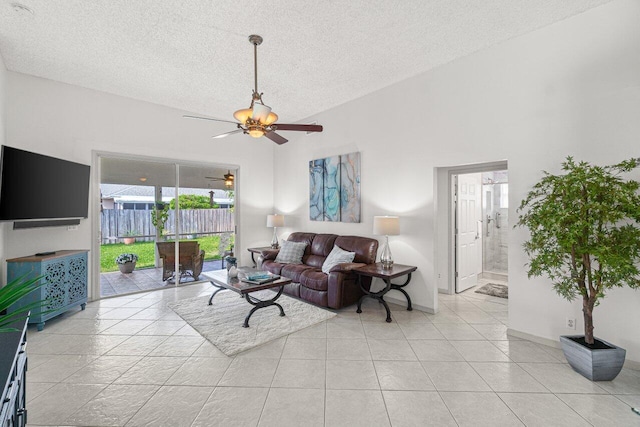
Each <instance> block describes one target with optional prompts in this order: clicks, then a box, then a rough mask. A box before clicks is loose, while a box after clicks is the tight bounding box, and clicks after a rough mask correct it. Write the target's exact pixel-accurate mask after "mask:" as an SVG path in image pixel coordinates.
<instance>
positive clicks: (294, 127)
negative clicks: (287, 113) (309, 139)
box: [274, 123, 322, 132]
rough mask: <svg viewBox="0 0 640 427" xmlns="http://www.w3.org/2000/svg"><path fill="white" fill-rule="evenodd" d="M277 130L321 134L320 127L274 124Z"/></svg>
mask: <svg viewBox="0 0 640 427" xmlns="http://www.w3.org/2000/svg"><path fill="white" fill-rule="evenodd" d="M274 126H275V128H276V129H277V130H297V131H303V132H322V126H321V125H292V124H285V123H274Z"/></svg>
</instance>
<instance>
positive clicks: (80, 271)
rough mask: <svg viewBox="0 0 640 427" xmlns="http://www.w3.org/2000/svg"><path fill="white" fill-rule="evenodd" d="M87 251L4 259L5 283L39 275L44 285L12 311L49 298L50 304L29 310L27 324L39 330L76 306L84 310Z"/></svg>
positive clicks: (59, 252)
mask: <svg viewBox="0 0 640 427" xmlns="http://www.w3.org/2000/svg"><path fill="white" fill-rule="evenodd" d="M87 252H88V251H83V250H66V251H56V252H55V253H52V254H49V255H42V256H38V255H30V256H26V257H21V258H13V259H8V260H7V280H8V281H11V280H13V279H16V278H18V277H22V276H24V275H27V278H33V277H37V276H40V275H42V276H43V278H42V281H43V283H44V284H45V285H44V286H43V287H41V288H40V289H37V290H35V291H33V292H32V293H30V294H29V295H28V296H26V297H25V298H23V299H22V300H21V301H20V302H19V303H18V304H19V305H15V306H13V307H12V308H14V309H17V308H18V307H20V306H23V305H26V304H29V303H32V302H36V301H42V300H44V299H48V301H49V303H48V304H47V305H46V306H44V307H42V308H39V309H38V308H36V309H32V310H31V316H30V317H29V323H37V324H38V330H39V331H41V330H42V329H44V323H45V322H46V321H47V320H49V319H51V318H52V317H55V316H57V315H59V314H62V313H64V312H65V311H67V310H69V309H71V308H73V307H77V306H78V305H79V306H81V307H82V309H83V310H84V308H85V306H86V304H87Z"/></svg>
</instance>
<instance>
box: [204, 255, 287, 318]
mask: <svg viewBox="0 0 640 427" xmlns="http://www.w3.org/2000/svg"><path fill="white" fill-rule="evenodd" d="M257 272H258V270H256V269H255V268H251V267H240V268H238V273H244V274H246V275H249V274H254V273H257ZM200 275H201V276H204V277H205V278H207V279H208V280H209V281H210V282H211V284H212V285H213V286H214V287H215V288H217V289H216V290H215V291H214V292H213V294H212V295H211V298H209V305H212V304H213V297H215V296H216V294H217V293H218V292H220V291H224V290H229V291H233V292H236V293H238V294H240V295H241V296H243V297H244V298H245V299H246V300H247V302H248V303H249V304H251V305H253V306H254V307H253V308H252V309H251V311H249V314H247V317H245V319H244V325H242V326H243V327H244V328H248V327H249V319H250V318H251V316H252V315H253V313H255V312H256V311H257V310H259V309H261V308H265V307H270V306H272V305H275V306H277V307H278V308H279V309H280V316H284V315H285V314H284V310H283V308H282V306H281V305H280V304H278V303H277V302H276V300H277V299H278V298H280V295H282V291H283V290H284V286H285V285H288V284H289V283H291V279H287V278H286V277H280V278H279V279H278V280H275V281H273V282H269V283H263V284H262V285H254V284H251V283H245V282H243V281H241V280H240V279H238V278H237V277H234V278H230V277H228V276H227V270H218V271H207V272H205V273H201V274H200ZM274 288H280V289H278V292H277V293H276V295H275V296H274V297H273V298H271V299H268V300H264V301H263V300H260V299H258V298H256V297H254V296H252V295H251V293H252V292H256V291H262V290H264V289H274Z"/></svg>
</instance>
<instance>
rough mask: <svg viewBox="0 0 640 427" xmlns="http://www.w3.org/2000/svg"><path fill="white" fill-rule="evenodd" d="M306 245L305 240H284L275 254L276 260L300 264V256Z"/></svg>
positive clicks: (283, 262) (282, 262)
mask: <svg viewBox="0 0 640 427" xmlns="http://www.w3.org/2000/svg"><path fill="white" fill-rule="evenodd" d="M306 247H307V244H306V243H305V242H290V241H288V240H284V241H283V242H282V247H281V248H280V252H278V256H276V262H279V263H281V264H302V256H303V255H304V249H305V248H306Z"/></svg>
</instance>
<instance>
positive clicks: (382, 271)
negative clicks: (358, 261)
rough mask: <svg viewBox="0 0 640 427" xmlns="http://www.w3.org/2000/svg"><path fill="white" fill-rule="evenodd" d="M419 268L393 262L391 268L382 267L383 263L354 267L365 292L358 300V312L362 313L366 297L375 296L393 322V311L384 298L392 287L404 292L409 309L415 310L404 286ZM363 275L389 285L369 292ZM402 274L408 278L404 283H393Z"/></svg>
mask: <svg viewBox="0 0 640 427" xmlns="http://www.w3.org/2000/svg"><path fill="white" fill-rule="evenodd" d="M417 269H418V267H415V266H412V265H402V264H393V266H392V267H391V268H382V264H381V263H376V264H369V265H365V266H364V267H360V268H355V269H353V270H352V271H353V272H354V273H356V274H357V275H358V283H359V284H360V288H361V289H362V291H363V292H364V295H363V296H362V297H361V298H360V300H359V301H358V309H357V310H356V312H357V313H362V309H361V307H362V301H363V300H364V299H365V298H367V297H369V298H373V299H376V300H378V301H379V302H380V303H382V305H384V308H385V310H387V322H391V311H390V310H389V306H388V305H387V302H386V301H385V300H384V296H385V294H386V293H387V292H389V291H390V290H392V289H395V290H396V291H400V292H402V293H403V294H404V296H405V297H406V298H407V310H408V311H411V310H413V307H411V298H410V297H409V294H408V293H407V292H406V291H405V290H404V289H402V288H404V287H405V286H407V285H408V284H409V282H410V281H411V273H413V272H414V271H416V270H417ZM363 276H367V277H378V278H380V279H382V280H383V281H384V283H386V285H387V286H386V287H385V288H384V289H382V290H381V291H378V292H369V291H368V290H366V289H365V288H364V286H362V277H363ZM402 276H407V280H405V282H404V283H403V284H401V285H398V284H395V283H391V281H392V280H393V279H395V278H397V277H402Z"/></svg>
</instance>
